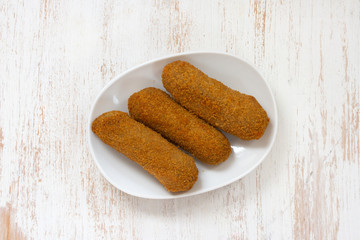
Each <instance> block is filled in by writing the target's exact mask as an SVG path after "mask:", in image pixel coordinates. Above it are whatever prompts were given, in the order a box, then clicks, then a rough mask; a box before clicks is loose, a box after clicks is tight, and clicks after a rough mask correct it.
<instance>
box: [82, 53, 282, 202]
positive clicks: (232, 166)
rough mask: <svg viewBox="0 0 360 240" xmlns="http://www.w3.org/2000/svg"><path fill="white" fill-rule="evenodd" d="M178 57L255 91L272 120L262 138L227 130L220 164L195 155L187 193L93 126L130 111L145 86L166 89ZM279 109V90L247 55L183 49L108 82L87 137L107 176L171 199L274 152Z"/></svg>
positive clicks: (232, 176)
mask: <svg viewBox="0 0 360 240" xmlns="http://www.w3.org/2000/svg"><path fill="white" fill-rule="evenodd" d="M175 60H184V61H187V62H189V63H191V64H193V65H194V66H195V67H197V68H199V69H200V70H202V71H203V72H204V73H205V74H207V75H208V76H210V77H212V78H215V79H217V80H219V81H221V82H223V83H224V84H225V85H227V86H229V87H231V88H233V89H236V90H238V91H240V92H242V93H246V94H250V95H253V96H254V97H256V99H257V100H258V102H259V103H260V104H261V106H262V107H263V108H264V109H265V110H266V112H267V114H268V116H269V118H270V123H269V126H268V127H267V129H266V132H265V134H264V136H263V137H262V138H261V139H260V140H253V141H243V140H240V139H239V138H236V137H234V136H232V135H229V134H225V135H226V137H227V138H228V139H229V141H230V143H231V146H232V153H231V155H230V157H229V159H228V160H226V161H225V162H223V163H221V164H220V165H218V166H210V165H206V164H203V163H201V162H200V161H197V160H196V165H197V167H198V169H199V177H198V181H197V182H196V183H195V185H194V186H193V188H192V189H191V190H189V191H187V192H183V193H176V194H173V193H169V192H168V191H166V190H165V188H164V187H163V186H162V185H161V184H160V183H159V182H158V181H157V180H156V179H155V178H154V177H152V176H151V175H150V174H148V173H147V172H146V171H145V170H144V169H142V168H141V167H140V166H139V165H137V164H136V163H135V162H133V161H131V160H130V159H128V158H127V157H125V156H124V155H122V154H120V153H118V152H117V151H115V150H114V149H112V148H111V147H109V146H107V145H105V144H104V143H103V142H102V141H101V140H100V139H99V138H97V136H96V135H95V134H94V133H93V132H92V131H91V123H92V121H93V120H94V119H95V118H96V117H98V116H99V115H101V114H102V113H104V112H107V111H111V110H120V111H124V112H128V108H127V102H128V98H129V97H130V95H131V94H133V93H134V92H137V91H140V90H141V89H144V88H146V87H157V88H160V89H162V90H165V89H164V87H163V86H162V82H161V73H162V70H163V67H164V66H165V65H166V64H168V63H170V62H172V61H175ZM277 125H278V119H277V109H276V104H275V100H274V96H273V95H272V93H271V90H270V88H269V86H268V85H267V83H266V81H265V80H264V79H263V77H262V76H261V74H260V73H259V72H258V71H257V70H255V68H254V67H253V66H251V65H250V64H248V63H246V62H245V61H243V60H241V59H239V58H237V57H234V56H231V55H228V54H225V53H213V52H193V53H181V54H176V55H172V56H169V57H165V58H161V59H156V60H154V61H150V62H147V63H145V64H142V65H140V66H137V67H135V68H132V69H130V70H128V71H126V72H124V73H122V74H120V75H119V76H117V77H115V78H114V79H113V80H112V81H111V82H109V83H108V84H107V85H106V86H105V88H104V89H103V90H102V91H101V92H100V94H99V95H98V97H97V98H96V100H95V103H94V105H93V106H92V109H91V113H90V119H89V125H88V132H89V135H88V138H89V139H88V140H89V144H90V150H91V154H92V156H93V158H94V161H95V163H96V165H97V166H98V167H99V169H100V171H101V173H102V174H103V175H104V177H105V178H106V179H107V180H108V181H109V182H110V183H111V184H112V185H114V186H115V187H116V188H118V189H120V190H121V191H124V192H126V193H128V194H131V195H134V196H138V197H143V198H150V199H170V198H180V197H185V196H192V195H196V194H200V193H204V192H208V191H211V190H214V189H217V188H220V187H223V186H225V185H227V184H230V183H232V182H234V181H236V180H238V179H240V178H241V177H243V176H245V175H246V174H248V173H249V172H251V171H252V170H253V169H254V168H256V166H258V165H259V164H260V163H261V162H262V161H263V160H264V158H265V157H266V156H267V154H268V153H269V151H270V149H271V147H272V145H273V143H274V140H275V136H276V132H277Z"/></svg>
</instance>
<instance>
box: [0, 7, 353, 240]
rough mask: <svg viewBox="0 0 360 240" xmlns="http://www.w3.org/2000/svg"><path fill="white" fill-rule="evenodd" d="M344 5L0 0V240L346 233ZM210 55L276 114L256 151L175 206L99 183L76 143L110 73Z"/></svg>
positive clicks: (349, 134) (349, 170) (82, 140)
mask: <svg viewBox="0 0 360 240" xmlns="http://www.w3.org/2000/svg"><path fill="white" fill-rule="evenodd" d="M359 46H360V2H359V1H355V0H348V1H341V0H330V1H328V0H320V1H295V0H292V1H275V0H271V1H270V0H266V1H259V0H254V1H245V0H241V1H235V0H230V1H206V0H200V1H187V0H184V1H160V0H155V1H145V0H134V1H127V0H124V1H114V0H108V1H105V0H100V1H99V0H87V1H85V0H83V1H70V0H64V1H50V0H42V1H40V0H38V1H37V0H34V1H24V0H13V1H5V0H0V239H356V238H358V237H359V236H360V221H359V220H358V216H359V215H360V150H359V149H360V129H359V118H360V104H359V103H360V80H359V79H360V71H359V67H360V59H359V58H360V57H359V56H360V54H359V53H360V49H359ZM198 50H212V51H224V52H228V53H231V54H234V55H236V56H238V57H240V58H242V59H244V60H246V61H248V62H251V63H254V64H255V65H256V66H257V67H258V69H259V70H260V71H261V72H262V73H263V75H264V76H265V78H266V80H267V81H268V83H269V85H270V87H271V89H272V91H273V92H274V94H275V98H276V101H277V104H278V109H279V131H278V137H277V140H276V143H275V145H274V148H273V150H272V152H271V154H270V155H269V156H268V157H267V159H266V160H265V161H264V162H263V164H262V165H260V166H259V167H258V168H257V169H256V170H255V171H253V172H252V173H250V174H249V175H247V176H246V177H244V178H243V179H241V180H239V181H237V182H235V183H233V184H231V185H228V186H226V187H223V188H221V189H218V190H216V191H212V192H209V193H205V194H202V195H199V196H195V197H189V198H185V199H177V200H166V201H154V200H146V199H140V198H136V197H132V196H129V195H127V194H125V193H122V192H121V191H119V190H117V189H115V188H114V187H113V186H112V185H110V184H109V183H108V182H107V181H106V180H105V179H104V178H103V177H102V176H101V174H100V172H99V170H98V169H97V167H96V166H95V164H94V163H93V160H92V158H91V156H90V153H89V150H88V145H87V141H86V134H87V129H86V125H87V120H88V115H89V112H90V107H91V103H92V101H93V100H94V99H95V97H96V95H97V94H98V93H99V91H100V90H101V89H102V88H103V87H104V85H105V84H106V83H107V82H109V81H110V80H111V78H112V77H114V76H115V75H117V74H119V73H121V72H123V71H125V70H127V69H128V68H130V67H133V66H135V65H137V64H140V63H143V62H145V61H148V60H151V59H153V58H157V57H161V56H164V55H168V54H172V53H177V52H183V51H198Z"/></svg>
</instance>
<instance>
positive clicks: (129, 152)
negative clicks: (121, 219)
mask: <svg viewBox="0 0 360 240" xmlns="http://www.w3.org/2000/svg"><path fill="white" fill-rule="evenodd" d="M92 131H93V132H94V133H95V134H96V135H97V136H98V137H99V138H100V139H101V140H102V141H103V142H104V143H106V144H107V145H109V146H111V147H112V148H114V149H116V150H117V151H119V152H121V153H122V154H124V155H125V156H127V157H128V158H130V159H131V160H133V161H134V162H136V163H138V164H139V165H140V166H141V167H143V168H144V169H145V170H146V171H147V172H149V173H150V174H151V175H153V176H154V177H155V178H156V179H157V180H158V181H159V182H160V183H161V184H162V185H164V187H165V188H166V189H167V190H168V191H170V192H179V191H187V190H189V189H191V188H192V186H193V185H194V183H195V182H196V180H197V177H198V169H197V167H196V165H195V161H194V159H193V158H192V157H190V156H189V155H187V154H185V153H184V152H182V151H181V150H180V149H178V148H177V147H176V146H174V145H173V144H171V143H169V142H168V141H167V140H166V139H165V138H163V137H162V136H161V135H160V134H158V133H156V132H155V131H153V130H151V129H150V128H148V127H146V126H144V125H143V124H141V123H139V122H137V121H135V120H134V119H132V118H130V117H129V115H128V114H127V113H124V112H120V111H111V112H107V113H104V114H102V115H101V116H99V117H98V118H96V119H95V120H94V121H93V123H92Z"/></svg>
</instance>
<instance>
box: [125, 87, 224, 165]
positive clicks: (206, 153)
mask: <svg viewBox="0 0 360 240" xmlns="http://www.w3.org/2000/svg"><path fill="white" fill-rule="evenodd" d="M128 108H129V113H130V116H131V117H132V118H134V119H135V120H137V121H139V122H141V123H143V124H145V125H146V126H148V127H150V128H152V129H153V130H155V131H157V132H159V133H160V134H161V135H162V136H164V137H165V138H166V139H168V140H169V141H170V142H173V143H175V144H177V145H179V146H180V147H181V148H183V149H184V150H186V151H188V152H189V153H191V154H192V155H193V156H194V157H196V158H197V159H199V160H200V161H202V162H204V163H207V164H212V165H217V164H219V163H221V162H223V161H225V160H226V159H227V158H228V157H229V155H230V153H231V147H230V143H229V141H228V140H227V138H226V137H225V136H224V135H223V134H222V133H221V132H220V131H218V130H217V129H215V128H214V127H212V126H210V125H209V124H207V123H206V122H205V121H203V120H202V119H200V118H198V117H197V116H195V115H193V114H191V113H190V112H189V111H187V110H186V109H185V108H183V107H182V106H180V105H179V104H178V103H176V102H175V101H174V100H173V99H171V97H170V96H169V95H168V94H167V93H165V92H164V91H162V90H160V89H157V88H152V87H150V88H145V89H143V90H141V91H140V92H137V93H134V94H133V95H131V97H130V98H129V101H128Z"/></svg>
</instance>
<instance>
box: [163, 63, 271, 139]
mask: <svg viewBox="0 0 360 240" xmlns="http://www.w3.org/2000/svg"><path fill="white" fill-rule="evenodd" d="M162 82H163V85H164V87H165V89H166V90H167V91H168V92H169V93H170V94H171V95H172V96H173V97H174V99H175V100H176V101H177V102H179V103H180V104H181V105H182V106H183V107H185V108H186V109H188V110H189V111H191V112H192V113H194V114H196V115H197V116H199V117H200V118H202V119H204V120H205V121H207V122H208V123H210V124H211V125H213V126H215V127H218V128H220V129H222V130H224V131H225V132H228V133H230V134H233V135H235V136H237V137H239V138H241V139H244V140H251V139H259V138H260V137H261V136H262V135H263V134H264V132H265V129H266V127H267V125H268V123H269V117H268V116H267V114H266V112H265V110H264V109H263V108H262V107H261V106H260V104H259V103H258V102H257V100H256V99H255V97H253V96H250V95H246V94H242V93H240V92H238V91H235V90H233V89H231V88H229V87H227V86H225V85H224V84H222V83H221V82H219V81H217V80H215V79H213V78H210V77H208V76H207V75H206V74H205V73H203V72H202V71H200V70H199V69H197V68H196V67H194V66H193V65H191V64H190V63H188V62H184V61H175V62H172V63H169V64H168V65H166V66H165V67H164V70H163V73H162Z"/></svg>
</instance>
